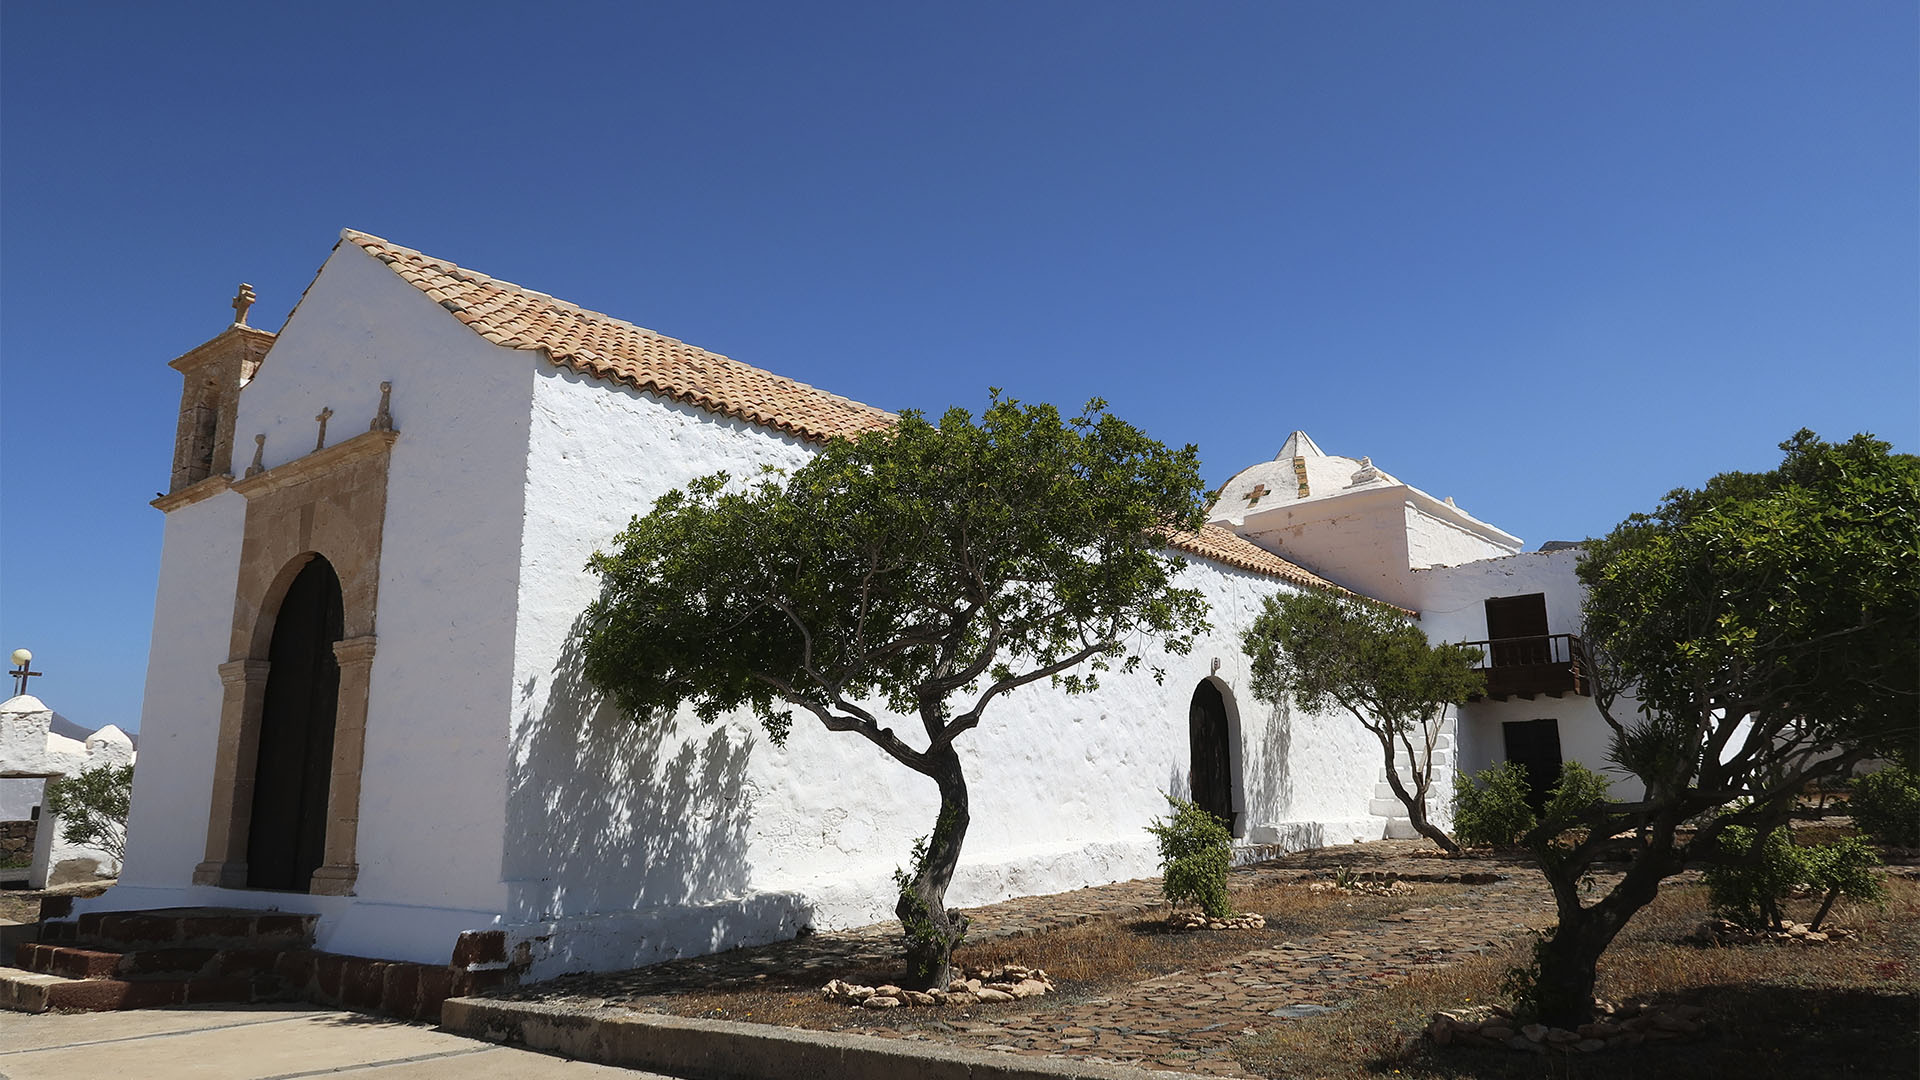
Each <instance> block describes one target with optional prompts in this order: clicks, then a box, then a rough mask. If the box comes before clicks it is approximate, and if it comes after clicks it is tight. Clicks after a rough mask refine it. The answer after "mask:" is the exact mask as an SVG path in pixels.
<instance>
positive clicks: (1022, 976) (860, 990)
mask: <svg viewBox="0 0 1920 1080" xmlns="http://www.w3.org/2000/svg"><path fill="white" fill-rule="evenodd" d="M958 974H960V975H963V976H964V977H963V978H956V979H954V980H953V981H952V982H951V983H949V984H948V985H947V988H946V989H945V990H908V989H905V988H903V987H900V986H896V985H893V984H892V983H883V984H881V985H879V986H862V985H859V984H857V983H850V982H844V981H842V980H840V979H834V980H833V981H832V982H829V983H827V985H826V986H824V987H822V988H821V994H822V996H824V997H825V998H826V999H827V1000H828V1001H834V1002H840V1003H842V1004H845V1005H849V1006H851V1007H853V1008H856V1009H875V1010H879V1009H898V1008H902V1007H912V1006H916V1005H917V1006H921V1007H929V1006H940V1005H977V1004H980V1003H982V1002H987V1003H993V1002H1002V1001H1016V1000H1019V999H1021V998H1030V997H1040V996H1041V995H1043V994H1050V993H1052V992H1053V988H1054V985H1053V978H1052V976H1050V975H1048V974H1047V973H1046V972H1045V971H1043V970H1042V969H1040V968H1030V967H1023V966H1021V965H1019V964H1002V965H1001V966H999V967H997V968H973V969H971V970H968V971H964V972H960V973H958Z"/></svg>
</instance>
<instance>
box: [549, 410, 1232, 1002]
mask: <svg viewBox="0 0 1920 1080" xmlns="http://www.w3.org/2000/svg"><path fill="white" fill-rule="evenodd" d="M1202 493H1203V489H1202V486H1201V482H1200V477H1199V462H1198V454H1197V452H1196V451H1195V450H1194V448H1193V447H1191V446H1189V447H1186V448H1184V449H1180V450H1170V449H1168V448H1167V447H1165V446H1163V445H1162V444H1160V443H1159V442H1156V441H1154V440H1152V439H1150V438H1148V437H1147V436H1146V435H1144V434H1143V433H1141V432H1140V431H1139V430H1138V429H1136V428H1134V427H1133V426H1131V425H1129V424H1127V423H1125V422H1124V421H1122V420H1120V419H1118V418H1117V417H1114V416H1113V415H1111V414H1110V413H1108V412H1107V411H1106V407H1105V404H1104V403H1103V402H1099V401H1094V402H1091V403H1089V404H1088V406H1087V408H1086V409H1085V410H1083V411H1082V413H1081V414H1080V415H1078V416H1075V417H1071V418H1066V419H1063V418H1062V417H1061V415H1060V413H1059V412H1058V411H1057V410H1056V409H1054V408H1053V407H1052V406H1048V405H1023V404H1021V403H1019V402H1017V401H1012V400H1007V399H1003V398H1002V397H1001V396H1000V395H999V393H998V392H997V391H995V392H994V394H993V397H992V400H991V402H990V404H989V407H988V408H987V410H986V411H985V413H984V414H983V415H982V416H981V417H980V418H979V419H978V420H977V421H976V420H975V418H974V417H973V416H972V415H971V414H969V413H968V412H967V411H966V410H963V409H957V408H956V409H953V410H950V411H949V412H947V413H946V414H945V415H944V416H943V417H941V419H940V421H939V423H938V424H934V423H931V422H929V421H928V420H927V419H926V418H925V417H923V416H922V415H920V414H918V413H913V412H908V413H905V414H903V415H902V416H901V417H900V420H899V423H898V424H896V425H895V426H893V427H891V428H889V429H885V430H881V431H875V432H870V433H866V434H863V435H861V436H860V437H858V438H857V439H852V440H847V439H835V440H833V441H832V442H830V443H828V444H827V445H826V446H825V447H824V448H822V449H821V450H820V452H819V453H818V454H817V455H816V456H815V457H814V458H813V459H812V460H810V461H808V462H807V463H806V464H805V465H804V466H802V467H801V468H799V469H797V470H795V471H793V472H792V473H791V474H781V473H777V472H768V473H766V474H764V475H762V476H759V477H757V478H753V479H752V480H750V481H749V482H747V483H746V484H744V485H736V484H734V483H733V482H731V480H730V478H729V477H728V476H727V475H726V474H724V473H722V474H715V475H712V476H708V477H704V478H702V479H699V480H696V481H694V482H693V483H691V484H689V485H688V486H687V488H686V489H685V490H683V491H673V492H670V493H668V494H667V495H665V496H663V497H661V498H660V499H659V500H658V501H657V502H656V503H655V504H654V507H653V509H652V511H651V512H649V513H648V514H646V515H645V516H643V517H638V518H635V519H634V520H633V522H632V524H630V525H629V526H628V527H627V529H626V530H625V531H624V532H622V533H621V534H620V535H619V536H618V537H617V538H616V539H615V542H614V547H613V550H612V551H610V552H607V553H598V554H596V555H595V556H594V557H593V559H592V561H591V563H590V568H591V569H592V570H593V571H594V572H595V573H597V574H598V575H599V576H600V578H601V593H600V596H599V599H598V600H597V601H596V602H595V603H594V604H593V606H592V607H591V608H590V610H589V612H588V619H587V626H588V631H587V634H586V641H585V644H584V652H585V663H586V673H587V675H588V677H589V679H590V680H591V681H592V682H593V683H594V684H595V685H596V686H598V687H599V688H601V689H602V690H603V691H605V692H606V693H608V694H609V695H610V696H611V697H612V699H613V701H614V702H615V703H616V704H618V705H619V706H620V707H621V708H623V709H624V710H626V711H627V712H628V713H630V714H631V715H633V716H635V717H636V718H640V719H643V720H644V719H649V718H654V717H659V716H661V715H662V714H667V713H671V711H672V710H673V709H675V708H677V707H678V706H680V705H681V704H682V703H691V705H692V707H693V709H694V711H695V712H696V713H697V715H699V716H700V717H701V718H702V719H703V720H708V721H711V720H714V719H716V718H718V717H720V716H721V715H723V714H726V713H729V712H732V711H735V710H740V709H748V710H751V711H752V713H753V714H754V715H755V716H757V717H758V718H759V720H760V722H761V723H762V725H763V726H764V727H765V729H766V731H767V732H768V733H769V735H770V736H771V737H772V738H773V739H774V740H775V741H776V742H781V741H784V740H785V739H786V738H787V737H788V735H789V733H790V730H791V727H792V719H793V716H794V715H795V714H796V712H799V713H806V714H811V715H812V716H814V717H815V718H816V719H817V720H818V721H819V722H820V723H821V724H822V725H823V726H824V727H826V728H827V729H828V730H831V731H840V732H851V733H854V734H857V735H859V736H861V737H863V738H865V739H866V740H867V741H869V742H871V743H873V744H874V745H875V746H877V747H878V748H879V749H880V750H882V751H883V752H885V753H886V754H887V755H888V756H890V757H892V758H893V759H894V760H895V761H897V762H899V763H900V764H903V765H905V766H907V767H908V768H911V769H913V770H915V771H917V772H920V773H922V774H925V775H927V776H929V777H931V778H932V779H933V780H934V781H935V782H936V783H937V784H938V785H939V788H940V792H941V798H942V808H941V814H940V818H939V820H938V821H937V822H935V823H932V824H933V825H934V830H933V832H932V834H931V837H930V841H929V844H928V846H927V849H926V855H925V858H924V859H923V860H921V861H920V862H921V864H920V865H919V866H917V867H916V872H915V874H914V875H913V876H912V880H911V882H910V887H908V888H905V889H903V896H902V902H901V907H900V913H901V916H902V919H903V920H904V921H906V922H907V923H908V925H909V926H910V927H912V926H915V925H917V923H916V920H921V921H924V920H931V922H932V924H933V928H932V931H931V934H932V937H934V938H939V939H942V940H943V941H944V946H940V945H939V944H938V943H936V945H935V946H932V947H929V948H928V949H927V950H924V955H919V956H916V955H915V954H914V948H915V943H914V940H913V938H912V936H911V935H910V940H909V955H910V960H912V961H913V963H914V964H915V967H916V970H917V973H918V974H919V975H921V976H922V977H924V978H927V979H928V980H930V981H933V982H935V983H937V984H941V985H943V984H944V979H945V970H946V958H947V956H948V955H949V954H950V952H951V948H952V945H953V944H954V943H955V942H957V941H958V938H959V935H960V933H961V932H963V930H964V923H960V924H959V925H957V926H956V925H953V923H954V920H952V919H950V918H949V917H948V913H946V912H945V911H944V910H943V909H942V906H941V905H942V903H943V901H944V895H945V890H946V884H947V881H948V880H949V879H950V877H951V874H952V872H953V867H954V865H955V864H956V862H957V860H958V857H959V851H960V841H961V839H962V838H963V837H964V834H965V831H966V826H967V821H968V816H967V803H966V787H965V780H964V777H963V776H962V775H961V772H960V762H959V758H958V757H957V755H956V754H955V753H954V750H953V742H954V740H955V739H956V738H958V737H959V736H960V735H961V734H963V733H965V732H966V731H968V730H970V729H972V728H974V727H976V726H977V725H978V724H979V723H980V722H981V718H982V716H983V715H984V714H985V712H986V710H987V708H988V706H989V705H990V704H991V703H992V702H993V701H994V700H995V699H996V698H998V697H1000V696H1001V695H1004V694H1006V693H1008V692H1010V691H1012V690H1015V689H1017V688H1018V687H1021V686H1024V685H1027V684H1030V683H1033V682H1036V681H1041V680H1049V679H1051V680H1053V681H1055V682H1056V683H1058V684H1059V685H1061V686H1062V687H1063V688H1064V689H1065V690H1067V691H1068V692H1080V691H1085V690H1088V689H1092V688H1094V687H1095V686H1097V685H1098V679H1099V675H1100V673H1101V672H1103V671H1108V670H1113V669H1116V668H1117V669H1120V670H1133V669H1134V668H1136V667H1137V666H1138V665H1139V664H1140V663H1141V662H1142V657H1143V649H1144V648H1145V647H1146V646H1149V645H1156V644H1157V645H1158V646H1159V647H1161V648H1164V649H1166V650H1168V651H1171V652H1174V653H1182V652H1185V651H1187V650H1188V649H1189V648H1190V647H1191V645H1192V642H1193V639H1194V637H1195V635H1196V634H1198V633H1199V632H1200V631H1201V630H1203V629H1205V627H1206V603H1205V601H1204V600H1203V598H1202V597H1201V595H1200V594H1199V592H1198V591H1196V590H1193V589H1187V588H1181V587H1179V586H1178V585H1177V584H1176V582H1175V577H1176V575H1177V574H1178V572H1179V571H1180V569H1181V568H1182V566H1183V565H1184V561H1183V559H1182V558H1181V557H1180V556H1178V555H1176V554H1174V553H1172V552H1170V551H1168V550H1167V549H1166V546H1165V545H1166V536H1167V533H1168V531H1169V530H1178V529H1192V528H1196V527H1198V526H1199V524H1200V523H1201V520H1202V518H1203V515H1204V508H1205V504H1204V502H1203V501H1202ZM891 717H906V718H917V719H918V720H919V727H920V731H919V732H918V733H903V732H897V731H896V730H895V729H894V722H893V721H892V720H891V719H890V718H891ZM924 936H926V935H923V937H924ZM936 954H937V955H936ZM923 961H924V962H925V963H924V965H923ZM923 966H924V967H925V968H926V970H919V969H921V968H922V967H923Z"/></svg>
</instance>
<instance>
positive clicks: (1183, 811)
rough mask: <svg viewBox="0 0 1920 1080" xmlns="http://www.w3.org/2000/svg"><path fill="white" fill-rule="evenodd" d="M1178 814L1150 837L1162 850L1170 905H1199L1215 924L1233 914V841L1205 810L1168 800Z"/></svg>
mask: <svg viewBox="0 0 1920 1080" xmlns="http://www.w3.org/2000/svg"><path fill="white" fill-rule="evenodd" d="M1167 802H1168V803H1169V804H1171V805H1172V807H1173V813H1172V815H1171V816H1170V817H1169V818H1168V819H1167V820H1166V821H1156V822H1154V823H1153V824H1151V825H1148V826H1147V831H1148V832H1150V833H1152V834H1153V838H1154V839H1155V840H1156V841H1158V842H1159V844H1160V891H1161V892H1162V893H1164V894H1165V895H1166V898H1167V902H1168V903H1170V904H1197V905H1199V907H1200V910H1201V911H1204V912H1206V914H1207V917H1208V918H1210V919H1224V918H1226V917H1227V916H1229V915H1231V914H1233V905H1232V904H1231V903H1229V902H1228V900H1227V869H1228V867H1230V866H1231V865H1232V862H1233V858H1232V855H1233V835H1232V834H1231V833H1229V832H1227V827H1226V826H1224V825H1222V824H1220V820H1219V819H1218V818H1216V817H1214V816H1213V815H1212V814H1210V813H1208V812H1207V811H1205V810H1202V809H1201V808H1200V807H1198V806H1196V805H1194V804H1193V803H1190V802H1188V801H1186V800H1185V799H1176V798H1174V797H1173V796H1171V795H1169V796H1167Z"/></svg>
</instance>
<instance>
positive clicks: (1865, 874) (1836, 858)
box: [1802, 836, 1887, 930]
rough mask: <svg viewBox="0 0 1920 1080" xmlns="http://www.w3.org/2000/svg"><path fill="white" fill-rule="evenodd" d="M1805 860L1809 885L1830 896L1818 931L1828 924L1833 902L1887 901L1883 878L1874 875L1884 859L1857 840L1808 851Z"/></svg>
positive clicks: (1822, 905)
mask: <svg viewBox="0 0 1920 1080" xmlns="http://www.w3.org/2000/svg"><path fill="white" fill-rule="evenodd" d="M1802 859H1803V861H1804V862H1805V864H1806V874H1807V884H1808V885H1811V886H1813V887H1814V888H1815V889H1817V890H1819V891H1821V892H1824V893H1826V894H1827V895H1826V896H1825V897H1824V898H1822V899H1821V901H1820V910H1819V911H1818V912H1817V913H1815V915H1814V916H1813V929H1815V930H1818V929H1820V924H1821V923H1822V922H1824V921H1826V918H1827V912H1828V911H1831V910H1832V909H1833V902H1834V901H1835V900H1838V899H1839V898H1840V897H1841V896H1843V895H1845V896H1849V897H1852V898H1853V899H1855V900H1860V901H1864V902H1867V903H1876V904H1877V903H1879V902H1880V901H1881V900H1883V899H1885V898H1886V895H1887V890H1886V888H1885V887H1884V886H1883V885H1882V884H1881V878H1882V875H1880V874H1878V873H1876V872H1875V871H1874V867H1876V866H1879V865H1880V856H1879V855H1877V854H1875V852H1874V850H1873V848H1872V846H1871V845H1869V844H1868V843H1867V842H1866V841H1864V840H1862V839H1860V838H1859V837H1857V836H1849V837H1847V838H1846V839H1844V840H1837V841H1835V842H1833V843H1831V844H1821V845H1820V846H1818V847H1811V848H1806V849H1804V851H1803V853H1802Z"/></svg>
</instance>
